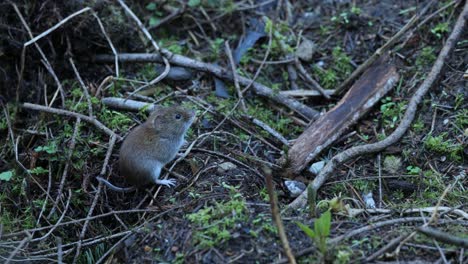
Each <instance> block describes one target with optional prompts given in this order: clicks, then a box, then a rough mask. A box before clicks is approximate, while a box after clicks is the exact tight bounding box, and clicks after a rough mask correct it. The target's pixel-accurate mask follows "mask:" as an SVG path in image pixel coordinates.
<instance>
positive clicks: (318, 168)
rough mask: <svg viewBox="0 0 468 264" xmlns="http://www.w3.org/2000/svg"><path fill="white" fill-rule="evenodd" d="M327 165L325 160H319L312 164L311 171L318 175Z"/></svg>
mask: <svg viewBox="0 0 468 264" xmlns="http://www.w3.org/2000/svg"><path fill="white" fill-rule="evenodd" d="M323 167H325V161H323V160H322V161H318V162H315V163H313V164H312V165H310V168H309V171H310V172H311V173H313V174H314V175H317V174H319V173H320V171H321V170H322V169H323Z"/></svg>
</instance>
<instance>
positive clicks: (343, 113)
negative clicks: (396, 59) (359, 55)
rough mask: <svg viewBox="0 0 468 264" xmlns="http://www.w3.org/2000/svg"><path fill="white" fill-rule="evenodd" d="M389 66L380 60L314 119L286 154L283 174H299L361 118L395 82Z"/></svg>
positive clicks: (395, 76)
mask: <svg viewBox="0 0 468 264" xmlns="http://www.w3.org/2000/svg"><path fill="white" fill-rule="evenodd" d="M398 78H399V75H398V73H397V71H396V68H395V66H394V65H393V64H388V63H386V62H385V61H384V59H381V60H379V61H377V62H376V63H375V64H374V65H373V66H371V67H370V68H369V69H368V70H367V71H366V72H365V73H364V74H363V75H362V77H361V78H360V79H359V80H358V81H357V82H356V83H355V84H354V85H353V86H352V87H351V89H350V90H349V91H348V93H346V95H345V96H344V97H343V98H342V99H341V100H340V102H338V104H337V105H336V106H335V107H334V108H333V109H331V110H330V111H328V112H327V113H326V114H324V115H323V116H321V117H320V118H319V119H317V120H316V121H315V122H314V123H313V124H312V125H311V126H310V127H309V128H307V129H306V130H305V131H304V133H302V134H301V135H300V136H299V138H298V139H297V140H296V141H295V143H294V145H293V146H292V147H291V149H290V150H289V152H288V158H287V159H288V162H287V168H286V171H287V173H293V174H298V173H300V172H301V171H302V170H303V169H304V168H305V166H306V165H307V163H309V162H310V161H311V160H313V159H314V158H315V157H317V155H318V154H319V153H320V152H321V151H322V150H323V149H325V148H326V147H328V146H330V145H331V144H332V143H333V142H334V141H335V140H336V139H337V138H338V137H339V136H340V135H341V134H342V133H343V132H344V131H345V130H346V129H348V128H349V126H351V125H352V124H354V123H355V122H356V121H357V120H358V119H359V118H361V117H362V116H363V115H364V114H365V113H367V111H368V110H369V109H370V108H371V107H372V106H373V105H374V104H375V103H376V102H378V101H379V100H380V99H381V98H382V97H383V96H384V95H385V94H386V93H387V92H388V91H389V90H390V89H391V88H392V87H393V85H394V84H395V83H396V82H397V80H398Z"/></svg>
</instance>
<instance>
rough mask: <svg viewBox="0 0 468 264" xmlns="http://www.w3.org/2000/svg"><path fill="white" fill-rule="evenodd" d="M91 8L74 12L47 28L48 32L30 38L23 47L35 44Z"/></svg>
mask: <svg viewBox="0 0 468 264" xmlns="http://www.w3.org/2000/svg"><path fill="white" fill-rule="evenodd" d="M90 10H91V8H90V7H85V8H83V9H81V10H78V11H76V12H75V13H73V14H71V15H69V16H67V17H66V18H64V19H62V20H61V21H60V22H59V23H57V24H55V25H54V26H53V27H51V28H49V29H48V30H46V31H44V32H42V33H41V34H39V35H37V36H36V37H34V38H32V39H31V40H30V41H28V42H26V43H24V46H25V47H27V46H29V45H31V44H32V43H36V41H38V40H39V39H41V38H43V37H45V36H47V35H49V34H50V33H51V32H52V31H54V30H56V29H57V28H59V27H60V26H61V25H63V24H65V23H67V22H68V20H70V19H72V18H73V17H75V16H77V15H80V14H82V13H84V12H87V11H90Z"/></svg>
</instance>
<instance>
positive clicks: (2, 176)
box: [0, 170, 13, 181]
mask: <svg viewBox="0 0 468 264" xmlns="http://www.w3.org/2000/svg"><path fill="white" fill-rule="evenodd" d="M11 177H13V170H9V171H4V172H2V173H0V181H10V179H11Z"/></svg>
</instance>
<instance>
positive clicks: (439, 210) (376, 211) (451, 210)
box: [347, 206, 468, 220]
mask: <svg viewBox="0 0 468 264" xmlns="http://www.w3.org/2000/svg"><path fill="white" fill-rule="evenodd" d="M396 212H398V213H399V214H414V213H419V212H424V213H431V214H434V213H438V214H445V213H452V214H455V215H458V216H460V217H462V218H464V219H465V220H468V213H466V212H464V211H463V210H460V209H455V208H451V207H446V206H437V207H436V206H431V207H422V208H411V209H406V210H402V211H396V210H391V209H381V208H376V209H353V208H350V209H348V214H347V216H349V217H356V216H358V215H359V214H362V213H367V214H391V213H396Z"/></svg>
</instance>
